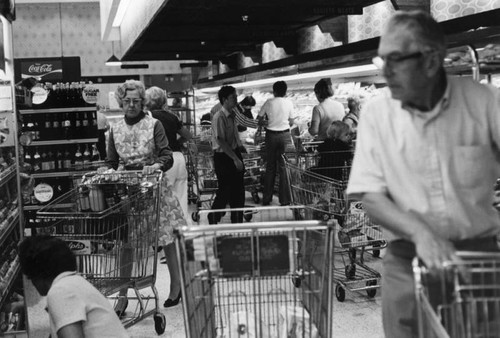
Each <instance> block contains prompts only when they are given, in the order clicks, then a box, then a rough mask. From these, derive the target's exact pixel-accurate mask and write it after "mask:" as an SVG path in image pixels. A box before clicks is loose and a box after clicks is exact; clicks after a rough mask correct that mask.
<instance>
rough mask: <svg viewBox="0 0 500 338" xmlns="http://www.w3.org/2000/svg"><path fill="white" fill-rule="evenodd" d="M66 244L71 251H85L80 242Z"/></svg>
mask: <svg viewBox="0 0 500 338" xmlns="http://www.w3.org/2000/svg"><path fill="white" fill-rule="evenodd" d="M66 244H68V247H69V248H70V249H71V251H80V250H83V249H85V244H84V243H82V242H74V241H71V242H66Z"/></svg>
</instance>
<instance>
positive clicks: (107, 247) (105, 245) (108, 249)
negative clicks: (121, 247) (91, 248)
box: [102, 242, 115, 251]
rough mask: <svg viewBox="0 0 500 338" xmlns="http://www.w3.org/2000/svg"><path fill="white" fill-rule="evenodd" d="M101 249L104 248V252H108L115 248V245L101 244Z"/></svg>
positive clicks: (110, 243)
mask: <svg viewBox="0 0 500 338" xmlns="http://www.w3.org/2000/svg"><path fill="white" fill-rule="evenodd" d="M102 247H103V248H104V250H106V251H110V250H112V249H113V248H114V247H115V244H114V243H113V242H106V243H102Z"/></svg>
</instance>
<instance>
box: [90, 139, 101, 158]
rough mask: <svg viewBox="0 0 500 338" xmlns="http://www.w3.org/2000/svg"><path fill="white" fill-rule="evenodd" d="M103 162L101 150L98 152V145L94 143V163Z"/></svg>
mask: <svg viewBox="0 0 500 338" xmlns="http://www.w3.org/2000/svg"><path fill="white" fill-rule="evenodd" d="M100 160H101V154H99V150H97V145H96V144H95V143H94V144H93V145H92V162H97V161H100Z"/></svg>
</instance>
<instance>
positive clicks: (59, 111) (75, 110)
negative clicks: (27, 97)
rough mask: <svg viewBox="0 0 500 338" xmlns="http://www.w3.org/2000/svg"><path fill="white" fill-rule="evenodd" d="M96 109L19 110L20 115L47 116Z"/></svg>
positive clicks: (93, 108) (94, 108) (94, 109)
mask: <svg viewBox="0 0 500 338" xmlns="http://www.w3.org/2000/svg"><path fill="white" fill-rule="evenodd" d="M96 109H97V108H96V107H68V108H47V109H21V110H19V112H20V113H21V115H25V114H48V113H73V112H74V113H77V112H93V111H96Z"/></svg>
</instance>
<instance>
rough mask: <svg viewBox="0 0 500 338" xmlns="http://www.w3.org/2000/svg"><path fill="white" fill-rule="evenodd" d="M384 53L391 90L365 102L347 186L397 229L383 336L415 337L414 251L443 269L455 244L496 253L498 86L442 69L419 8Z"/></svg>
mask: <svg viewBox="0 0 500 338" xmlns="http://www.w3.org/2000/svg"><path fill="white" fill-rule="evenodd" d="M378 54H379V57H378V58H377V59H374V63H376V64H377V65H378V66H379V67H381V69H382V74H383V76H384V77H385V79H386V81H387V85H388V90H387V91H385V92H383V93H382V94H381V95H379V96H378V97H376V98H374V99H372V100H370V101H369V102H368V103H367V104H366V106H365V107H364V108H363V112H362V115H361V119H360V123H359V126H358V139H357V145H356V152H355V156H354V163H353V167H352V170H351V175H350V180H349V185H348V189H347V193H348V195H349V197H350V198H353V199H361V200H362V202H363V206H364V208H366V210H367V212H368V214H369V215H370V217H371V219H372V220H373V222H375V223H376V224H380V225H381V226H383V227H384V228H385V229H387V230H389V231H390V232H391V233H392V234H393V235H394V237H392V238H390V243H389V246H388V248H387V252H386V253H385V256H384V263H383V264H384V272H383V273H382V314H383V324H384V330H385V334H386V337H389V338H392V337H397V338H402V337H415V336H417V322H416V321H417V317H416V305H415V294H414V279H413V273H412V265H411V262H412V259H413V257H414V256H418V257H419V258H420V259H421V260H422V261H423V263H424V264H425V265H426V266H427V268H428V269H430V271H438V270H439V269H441V268H442V267H443V263H444V262H445V261H453V262H459V261H460V258H459V257H458V256H457V253H456V250H481V251H498V245H497V242H496V236H495V235H496V234H497V233H498V232H499V230H500V220H499V215H498V212H497V211H496V210H494V208H492V205H491V204H492V194H493V193H492V186H493V184H494V182H495V180H496V178H497V176H498V173H499V168H500V163H499V160H498V159H499V158H500V153H499V150H498V149H499V148H500V114H499V111H500V92H499V91H498V90H497V89H495V88H493V87H490V86H485V85H481V84H479V83H477V82H474V81H473V80H472V79H469V78H465V77H448V76H446V73H445V70H444V68H443V59H444V57H445V55H446V45H445V37H444V34H443V31H442V29H441V26H440V25H439V24H438V23H437V22H436V21H435V20H434V19H433V18H432V17H431V16H430V14H428V13H426V12H423V11H408V12H407V11H398V12H396V14H394V15H393V16H392V18H391V19H390V20H389V22H388V24H387V27H386V29H385V31H384V33H383V35H382V37H381V40H380V45H379V47H378ZM433 291H434V292H435V293H433ZM429 294H431V295H432V294H435V295H436V294H437V295H439V290H430V293H429ZM436 301H438V298H437V297H431V302H432V303H434V305H436V304H435V302H436ZM492 313H493V312H492ZM497 320H498V319H497Z"/></svg>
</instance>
